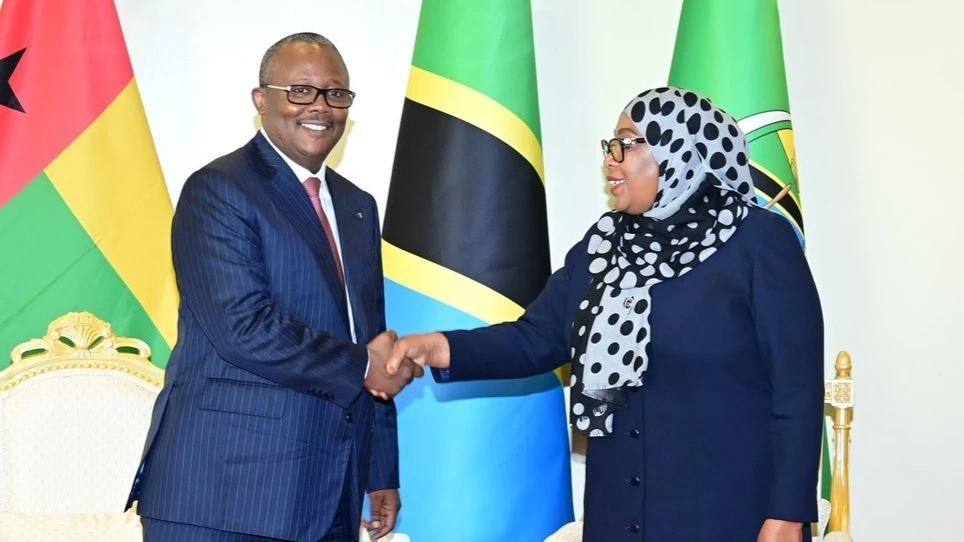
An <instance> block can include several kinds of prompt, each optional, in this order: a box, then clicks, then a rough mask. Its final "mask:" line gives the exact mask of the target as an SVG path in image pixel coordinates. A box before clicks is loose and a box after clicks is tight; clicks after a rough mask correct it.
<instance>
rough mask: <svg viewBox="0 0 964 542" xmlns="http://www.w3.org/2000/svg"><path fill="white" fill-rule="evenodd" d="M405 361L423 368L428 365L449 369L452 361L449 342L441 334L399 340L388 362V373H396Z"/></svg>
mask: <svg viewBox="0 0 964 542" xmlns="http://www.w3.org/2000/svg"><path fill="white" fill-rule="evenodd" d="M405 361H411V362H414V363H416V364H418V365H420V366H421V367H425V366H426V365H427V366H429V367H434V368H436V369H448V368H449V363H450V361H451V360H450V352H449V340H448V339H446V338H445V335H442V334H441V333H425V334H424V335H409V336H407V337H405V338H403V339H399V340H398V341H397V342H396V343H395V348H394V349H393V350H392V355H391V358H390V359H389V360H388V372H389V373H394V372H395V371H397V370H398V369H399V368H400V367H402V366H403V365H404V362H405Z"/></svg>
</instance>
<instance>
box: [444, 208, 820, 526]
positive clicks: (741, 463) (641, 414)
mask: <svg viewBox="0 0 964 542" xmlns="http://www.w3.org/2000/svg"><path fill="white" fill-rule="evenodd" d="M586 242H587V241H586V239H583V241H582V242H580V243H579V244H577V245H576V246H575V247H574V248H573V249H572V250H571V251H570V252H569V254H568V256H567V257H566V264H565V267H563V268H562V269H560V270H559V271H557V272H556V273H554V274H553V275H552V277H551V278H550V279H549V282H548V283H547V285H546V287H545V289H544V290H543V291H542V293H541V294H540V296H539V297H538V298H537V299H536V300H535V301H534V302H533V303H532V304H531V305H530V306H529V307H528V308H527V309H526V312H525V314H524V315H523V317H522V318H521V319H520V320H519V321H517V322H512V323H507V324H500V325H496V326H492V327H488V328H482V329H478V330H473V331H457V332H448V333H446V335H447V337H448V339H449V344H450V348H451V367H450V369H449V370H447V371H434V376H435V378H436V380H440V381H446V380H472V379H482V378H515V377H524V376H530V375H535V374H541V373H544V372H546V371H548V370H551V369H554V368H555V367H557V366H559V365H560V364H562V363H563V362H565V361H567V360H568V358H569V348H570V346H571V343H570V335H571V326H572V321H573V317H574V315H575V313H576V311H577V308H578V305H579V303H580V302H581V301H582V300H583V299H584V297H585V294H586V289H587V287H588V285H589V281H590V276H589V271H588V269H589V259H588V255H587V253H586ZM652 298H653V305H652V313H651V315H650V319H651V320H650V322H651V325H652V342H651V343H650V350H649V354H650V361H649V367H648V370H647V372H646V374H645V376H644V378H643V386H642V387H641V388H636V391H635V392H633V393H630V402H629V405H628V406H627V407H626V408H624V409H622V410H619V411H617V412H616V414H615V416H614V417H613V429H614V433H613V434H612V435H611V436H608V437H603V438H599V437H596V438H590V439H589V444H588V449H587V455H586V493H585V520H586V523H585V528H584V540H585V541H586V542H612V541H618V540H627V541H629V540H634V541H643V540H645V541H648V542H664V541H676V540H680V541H682V540H685V541H687V542H755V541H756V539H757V534H758V533H759V530H760V527H761V526H762V524H763V521H764V520H765V519H766V518H775V519H784V520H789V521H799V522H811V521H816V519H817V508H816V500H817V469H818V461H819V457H820V443H821V430H822V423H823V320H822V316H821V310H820V302H819V299H818V297H817V292H816V288H815V287H814V284H813V278H812V277H811V274H810V269H809V267H808V266H807V262H806V260H805V259H804V256H803V251H802V250H801V249H800V245H799V243H798V241H797V239H796V236H795V235H794V233H793V230H792V229H791V228H790V226H789V225H788V224H787V223H786V221H785V220H784V219H782V218H780V217H779V216H777V215H775V214H772V213H770V212H768V211H764V210H761V209H752V210H751V212H750V216H749V217H748V218H747V219H746V220H745V221H744V222H743V224H742V225H741V226H740V228H739V229H738V230H737V232H736V233H735V234H734V235H733V237H732V238H730V240H729V241H728V242H727V243H726V244H725V245H724V246H723V247H722V248H721V249H720V250H719V251H718V252H717V253H716V254H714V255H713V257H712V258H709V259H708V260H707V261H706V262H704V263H702V264H700V265H699V266H697V267H696V268H694V269H693V270H692V271H691V272H690V273H688V274H686V275H685V276H683V277H680V278H677V279H673V280H669V281H666V282H663V283H660V284H658V285H656V286H654V287H653V289H652ZM809 539H810V534H809V526H807V528H806V529H805V535H804V540H809Z"/></svg>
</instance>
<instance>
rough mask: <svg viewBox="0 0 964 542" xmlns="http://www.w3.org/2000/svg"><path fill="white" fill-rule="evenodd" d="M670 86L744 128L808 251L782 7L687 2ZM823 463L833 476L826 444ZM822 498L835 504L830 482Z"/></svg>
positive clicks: (757, 174) (768, 185)
mask: <svg viewBox="0 0 964 542" xmlns="http://www.w3.org/2000/svg"><path fill="white" fill-rule="evenodd" d="M669 84H670V85H673V86H677V87H682V88H688V89H691V90H694V91H696V92H698V93H700V94H703V95H704V96H706V97H708V98H710V99H711V100H712V101H713V103H715V104H716V105H718V106H719V107H721V108H723V109H724V110H726V112H728V113H729V114H730V115H732V116H733V118H735V119H737V120H738V121H739V123H740V128H742V129H743V132H744V133H745V134H746V137H747V141H748V142H749V144H750V171H751V173H752V175H753V184H754V186H755V187H756V193H757V200H758V201H759V202H760V204H761V205H767V206H769V207H770V209H771V210H772V211H774V212H776V213H778V214H780V215H782V216H783V217H784V218H786V219H787V220H789V221H790V224H791V225H793V229H794V230H796V232H797V237H799V239H800V243H801V244H803V243H804V230H803V215H802V213H801V211H802V207H801V203H800V185H799V181H798V178H797V161H796V151H795V150H794V147H793V126H792V125H791V123H790V100H789V98H788V97H787V75H786V70H785V69H784V66H783V42H782V39H781V37H780V13H779V12H778V10H777V0H700V1H697V2H694V1H692V0H685V1H684V2H683V11H682V13H681V15H680V22H679V31H678V32H677V34H676V49H675V50H674V51H673V66H672V68H670V74H669ZM823 456H824V458H823V467H824V470H825V472H830V455H829V449H828V448H827V445H826V441H825V442H824V453H823ZM821 492H822V493H823V494H824V497H825V498H829V495H830V477H829V476H827V477H824V479H823V482H822V488H821Z"/></svg>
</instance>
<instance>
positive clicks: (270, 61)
mask: <svg viewBox="0 0 964 542" xmlns="http://www.w3.org/2000/svg"><path fill="white" fill-rule="evenodd" d="M292 43H304V44H308V45H317V46H318V47H330V48H331V49H332V50H334V51H335V54H337V55H338V56H339V58H340V57H341V53H339V52H338V48H337V47H335V44H334V43H332V42H331V40H329V39H328V38H326V37H324V36H322V35H321V34H315V33H314V32H298V33H297V34H292V35H290V36H285V37H283V38H281V39H280V40H278V41H277V42H275V44H274V45H272V46H271V47H268V50H267V51H265V52H264V56H263V57H262V58H261V69H260V70H259V72H258V84H259V85H261V86H264V85H267V84H270V82H269V81H268V73H269V72H270V71H271V67H272V66H273V65H274V61H275V58H276V57H277V56H278V52H279V51H281V49H283V48H284V47H285V46H286V45H289V44H292Z"/></svg>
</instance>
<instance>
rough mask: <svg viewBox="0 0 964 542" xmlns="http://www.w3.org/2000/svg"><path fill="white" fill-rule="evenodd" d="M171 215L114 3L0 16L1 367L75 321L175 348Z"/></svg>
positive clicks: (24, 3)
mask: <svg viewBox="0 0 964 542" xmlns="http://www.w3.org/2000/svg"><path fill="white" fill-rule="evenodd" d="M172 214H173V211H172V208H171V199H170V196H169V195H168V192H167V188H166V187H165V185H164V178H163V177H162V175H161V168H160V164H159V163H158V160H157V154H156V153H155V151H154V142H153V140H152V139H151V134H150V131H149V130H148V126H147V119H146V117H145V116H144V109H143V107H142V105H141V98H140V94H139V93H138V91H137V84H136V83H135V82H134V73H133V71H132V69H131V63H130V59H129V57H128V55H127V47H126V46H125V44H124V37H123V35H122V33H121V27H120V22H119V20H118V18H117V11H116V9H115V7H114V2H113V0H84V1H78V2H64V1H62V0H4V1H3V4H2V6H0V368H3V367H6V366H7V365H8V364H9V363H10V358H9V356H8V355H7V354H8V353H9V352H10V351H11V350H12V349H13V347H14V346H16V345H17V344H19V343H21V342H25V341H27V340H29V339H31V338H34V337H41V336H43V335H44V333H45V332H46V329H47V324H49V323H50V322H51V321H52V320H54V319H56V318H57V317H58V316H61V315H63V314H65V313H67V312H71V311H90V312H92V313H94V314H95V315H96V316H98V317H99V318H101V319H103V320H105V321H107V322H108V323H110V324H111V325H112V326H113V329H114V332H115V333H117V334H118V335H122V336H128V337H136V338H138V339H141V340H143V341H145V342H147V343H148V345H150V347H151V349H152V350H153V357H152V360H153V361H154V363H156V364H157V365H159V366H162V367H163V366H164V365H165V364H166V363H167V359H168V357H169V355H170V351H171V346H172V345H173V344H174V341H175V334H176V323H177V302H178V299H177V292H176V288H175V283H174V273H173V270H172V267H171V250H170V228H171V217H172Z"/></svg>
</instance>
